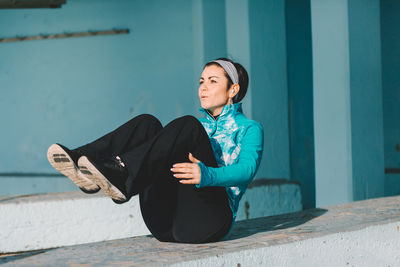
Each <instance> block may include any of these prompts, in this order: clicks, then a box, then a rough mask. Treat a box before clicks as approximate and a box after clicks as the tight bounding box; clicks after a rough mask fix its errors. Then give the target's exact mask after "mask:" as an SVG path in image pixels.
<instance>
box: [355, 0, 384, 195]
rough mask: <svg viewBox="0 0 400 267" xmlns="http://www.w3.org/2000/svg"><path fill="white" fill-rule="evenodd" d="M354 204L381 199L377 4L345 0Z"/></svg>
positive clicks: (379, 70)
mask: <svg viewBox="0 0 400 267" xmlns="http://www.w3.org/2000/svg"><path fill="white" fill-rule="evenodd" d="M348 8H349V11H348V12H349V41H350V74H351V76H350V87H351V134H352V138H351V139H352V167H353V196H354V200H362V199H367V198H375V197H382V196H384V178H385V174H384V145H383V107H382V80H381V40H380V15H379V13H380V9H379V0H349V4H348Z"/></svg>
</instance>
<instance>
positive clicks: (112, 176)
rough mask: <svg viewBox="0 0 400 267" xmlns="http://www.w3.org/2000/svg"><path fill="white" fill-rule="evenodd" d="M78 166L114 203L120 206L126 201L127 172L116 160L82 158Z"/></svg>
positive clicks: (112, 158)
mask: <svg viewBox="0 0 400 267" xmlns="http://www.w3.org/2000/svg"><path fill="white" fill-rule="evenodd" d="M78 166H79V168H80V169H81V170H82V171H83V169H84V168H86V169H85V172H84V173H85V175H86V176H87V177H88V178H89V179H91V180H92V181H93V182H94V183H96V184H97V185H98V186H100V187H101V189H103V191H104V193H105V194H106V195H107V196H109V197H110V198H112V199H113V200H114V202H115V203H118V204H121V203H124V202H126V201H128V197H127V194H126V190H125V181H126V178H127V177H128V171H127V170H126V168H125V167H124V165H123V163H122V162H121V161H120V160H118V159H117V158H114V157H111V158H103V159H95V158H93V157H88V156H82V157H80V158H79V160H78Z"/></svg>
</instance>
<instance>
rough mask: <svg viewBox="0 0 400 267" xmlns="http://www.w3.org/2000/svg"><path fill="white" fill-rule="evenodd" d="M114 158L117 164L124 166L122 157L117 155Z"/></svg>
mask: <svg viewBox="0 0 400 267" xmlns="http://www.w3.org/2000/svg"><path fill="white" fill-rule="evenodd" d="M115 159H116V160H117V162H118V165H119V166H121V167H124V168H125V163H124V162H123V161H122V159H121V158H120V157H119V156H116V157H115Z"/></svg>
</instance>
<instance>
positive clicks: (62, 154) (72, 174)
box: [47, 144, 100, 194]
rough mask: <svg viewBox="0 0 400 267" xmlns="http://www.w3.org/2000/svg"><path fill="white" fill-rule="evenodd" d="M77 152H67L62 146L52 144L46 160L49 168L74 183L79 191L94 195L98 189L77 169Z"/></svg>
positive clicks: (78, 155)
mask: <svg viewBox="0 0 400 267" xmlns="http://www.w3.org/2000/svg"><path fill="white" fill-rule="evenodd" d="M80 156H81V155H80V154H79V153H78V152H75V151H72V150H69V149H68V148H66V147H65V146H63V145H60V144H52V145H51V146H50V147H49V149H48V150H47V159H48V160H49V162H50V164H51V166H53V167H54V168H55V169H56V170H57V171H59V172H61V173H62V174H63V175H65V176H66V177H68V178H69V179H70V180H71V181H72V182H74V183H75V184H76V185H77V186H78V187H79V189H80V190H82V191H83V192H85V193H87V194H94V193H96V192H98V191H99V190H100V187H99V186H98V185H97V184H95V183H93V182H92V181H91V180H89V179H88V178H87V177H85V175H84V174H83V173H82V172H81V170H79V168H78V166H77V165H78V164H77V162H78V158H79V157H80Z"/></svg>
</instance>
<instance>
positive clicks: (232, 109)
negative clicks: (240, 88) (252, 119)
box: [199, 103, 243, 121]
mask: <svg viewBox="0 0 400 267" xmlns="http://www.w3.org/2000/svg"><path fill="white" fill-rule="evenodd" d="M199 110H200V111H201V112H203V113H205V114H206V118H207V119H208V120H211V121H215V119H214V117H212V116H211V113H210V112H209V111H208V110H206V109H204V108H199ZM242 112H243V110H242V103H234V104H230V105H225V106H224V107H223V108H222V111H221V114H220V115H219V117H218V120H224V119H226V118H228V117H231V116H233V115H235V114H236V113H242Z"/></svg>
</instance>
